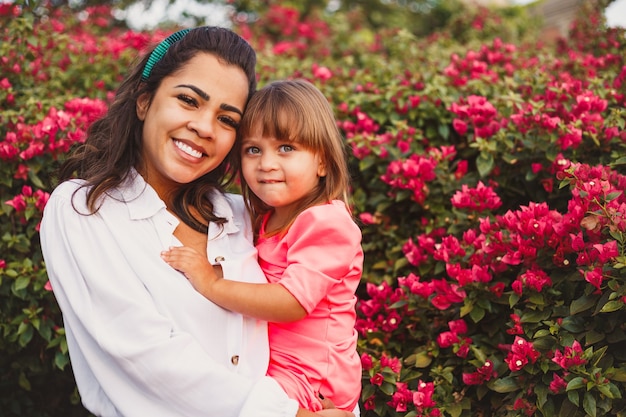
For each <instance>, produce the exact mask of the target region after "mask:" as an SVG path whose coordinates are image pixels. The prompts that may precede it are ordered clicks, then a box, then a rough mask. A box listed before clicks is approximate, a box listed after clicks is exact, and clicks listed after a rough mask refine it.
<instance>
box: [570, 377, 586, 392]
mask: <svg viewBox="0 0 626 417" xmlns="http://www.w3.org/2000/svg"><path fill="white" fill-rule="evenodd" d="M584 386H585V380H584V379H583V377H581V376H577V377H576V378H574V379H572V380H571V381H570V382H568V383H567V387H566V388H565V391H572V390H577V389H581V388H583V387H584Z"/></svg>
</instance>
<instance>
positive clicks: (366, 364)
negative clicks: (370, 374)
mask: <svg viewBox="0 0 626 417" xmlns="http://www.w3.org/2000/svg"><path fill="white" fill-rule="evenodd" d="M361 366H362V367H363V370H365V371H369V370H370V369H372V368H373V367H374V361H373V360H372V357H371V356H370V355H368V354H367V353H363V354H362V355H361Z"/></svg>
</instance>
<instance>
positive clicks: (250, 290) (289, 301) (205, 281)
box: [161, 246, 307, 323]
mask: <svg viewBox="0 0 626 417" xmlns="http://www.w3.org/2000/svg"><path fill="white" fill-rule="evenodd" d="M161 256H162V257H163V259H164V260H165V261H166V262H167V263H168V264H169V265H171V266H172V267H173V268H175V269H178V270H179V271H181V272H183V273H184V274H185V276H187V278H188V279H189V281H190V282H191V284H192V285H193V286H194V288H195V289H196V291H198V292H199V293H200V294H202V295H203V296H205V297H206V298H208V299H209V300H211V301H213V302H214V303H215V304H217V305H219V306H220V307H222V308H225V309H227V310H231V311H237V312H239V313H241V314H244V315H246V316H250V317H255V318H258V319H261V320H266V321H271V322H274V323H282V322H291V321H296V320H300V319H302V318H304V317H305V316H306V314H307V313H306V311H305V310H304V308H303V307H302V306H301V305H300V303H299V302H298V300H297V299H296V298H295V297H294V296H293V295H292V294H291V293H290V292H289V291H287V289H285V287H283V286H282V285H280V284H270V283H265V284H257V283H249V282H239V281H231V280H228V279H220V277H219V276H221V269H220V268H219V266H215V267H214V266H213V265H211V264H210V263H209V261H208V260H207V259H206V257H204V256H202V255H200V254H199V253H198V252H197V251H195V250H194V249H192V248H188V247H182V246H181V247H172V248H170V250H169V251H166V252H163V253H162V254H161ZM216 268H217V271H216V270H215V269H216Z"/></svg>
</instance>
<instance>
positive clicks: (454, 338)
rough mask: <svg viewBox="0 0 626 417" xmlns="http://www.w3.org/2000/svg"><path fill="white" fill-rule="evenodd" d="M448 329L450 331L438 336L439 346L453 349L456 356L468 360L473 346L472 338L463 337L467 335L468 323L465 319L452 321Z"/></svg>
mask: <svg viewBox="0 0 626 417" xmlns="http://www.w3.org/2000/svg"><path fill="white" fill-rule="evenodd" d="M448 327H449V328H450V330H449V331H446V332H442V333H439V336H437V344H438V345H439V347H440V348H444V349H445V348H449V347H452V348H453V351H454V354H455V355H456V356H458V357H459V358H466V357H467V354H468V353H469V350H470V346H471V344H472V339H471V338H469V337H464V336H463V335H465V334H467V323H465V320H463V319H458V320H452V321H450V322H448Z"/></svg>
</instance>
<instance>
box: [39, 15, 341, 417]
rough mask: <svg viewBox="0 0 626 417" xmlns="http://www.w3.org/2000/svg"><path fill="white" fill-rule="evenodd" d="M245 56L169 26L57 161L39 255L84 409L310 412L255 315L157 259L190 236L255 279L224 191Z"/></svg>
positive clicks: (247, 84)
mask: <svg viewBox="0 0 626 417" xmlns="http://www.w3.org/2000/svg"><path fill="white" fill-rule="evenodd" d="M255 64H256V57H255V54H254V51H253V50H252V49H251V48H250V46H249V45H248V44H247V43H246V42H245V41H244V40H243V39H241V38H240V37H239V36H237V35H236V34H234V33H233V32H231V31H229V30H227V29H222V28H212V27H202V28H196V29H192V30H185V31H181V32H177V33H175V34H174V35H172V36H170V37H169V38H167V39H166V40H164V41H163V42H162V43H161V44H159V45H158V46H157V47H156V48H155V49H154V50H153V51H152V53H150V54H149V55H147V56H145V57H144V58H143V59H142V60H141V61H140V62H139V63H138V64H137V65H136V66H135V67H134V68H133V69H131V71H130V74H129V75H128V77H127V78H126V79H125V80H124V81H123V82H122V84H121V85H120V87H119V89H118V91H117V94H116V97H115V100H114V102H113V103H112V105H111V107H110V109H109V111H108V113H107V114H106V115H105V116H104V117H103V118H102V119H101V120H99V121H97V122H95V123H94V124H93V125H92V126H91V128H90V130H89V132H88V137H87V140H86V142H85V144H84V146H81V147H80V148H79V149H78V150H77V151H76V152H75V153H74V154H73V155H72V156H71V157H69V158H68V159H67V160H66V162H65V163H64V164H63V166H62V167H61V169H60V175H59V180H60V185H59V186H58V187H57V188H56V190H55V191H54V192H53V193H52V196H51V197H50V200H49V202H48V204H47V206H46V208H45V211H44V218H43V221H42V225H41V240H42V250H43V254H44V258H45V261H46V267H47V270H48V275H49V277H50V282H51V284H52V288H53V290H54V294H55V296H56V298H57V300H58V303H59V306H60V308H61V310H62V312H63V318H64V325H65V330H66V334H67V341H68V347H69V352H70V359H71V362H72V367H73V370H74V374H75V377H76V382H77V386H78V388H79V392H80V394H81V398H82V401H83V404H84V405H85V407H86V408H87V409H88V410H90V411H91V412H92V413H94V414H96V415H98V416H125V417H133V416H141V417H145V416H155V417H156V416H159V417H166V416H172V417H174V416H176V417H180V416H185V417H195V416H220V417H225V416H248V415H254V416H296V415H297V416H298V417H306V416H315V415H316V414H314V413H311V412H309V411H307V410H304V409H298V406H297V403H296V402H295V401H294V400H292V399H289V398H288V397H287V395H286V394H285V393H284V391H283V390H282V389H281V388H280V386H279V385H278V384H277V383H276V381H274V380H273V379H271V378H268V377H265V376H264V375H265V372H266V369H267V363H268V343H267V328H266V323H265V322H262V321H258V320H254V319H250V318H246V317H243V316H241V315H239V314H236V313H231V312H228V311H226V310H223V309H221V308H220V307H218V306H216V305H214V304H213V303H211V302H210V301H208V300H207V299H205V298H204V297H203V296H202V295H200V294H199V293H198V292H196V291H195V290H194V289H193V287H192V286H191V284H190V283H189V282H188V281H187V280H186V279H185V277H184V276H183V275H182V274H180V273H179V272H176V271H175V270H173V269H172V268H170V267H169V266H168V265H167V264H166V263H165V262H163V261H162V260H161V258H160V253H161V251H163V250H164V249H166V248H168V247H170V246H180V245H185V246H190V247H193V248H195V249H196V250H203V251H205V252H206V253H207V255H208V256H209V259H216V260H219V262H220V265H221V268H222V270H221V271H223V272H224V274H225V275H226V274H228V276H230V277H239V278H240V279H242V280H243V279H245V280H246V281H249V282H263V280H264V275H263V273H262V271H261V269H260V268H259V266H258V264H257V262H256V252H255V249H254V247H253V246H252V242H251V239H252V229H251V226H250V224H249V221H248V220H247V217H246V211H245V207H244V204H243V201H242V199H241V197H239V196H234V195H229V194H225V193H224V192H223V186H224V184H225V183H226V182H227V180H228V179H230V178H231V175H230V174H231V172H230V169H231V167H232V166H234V164H232V163H231V162H232V159H231V158H232V157H233V155H232V153H231V149H232V147H233V144H234V141H235V134H236V129H237V126H238V124H239V122H240V120H241V117H242V113H243V111H244V108H245V106H246V103H247V100H248V98H249V97H250V95H251V94H252V92H254V90H255V88H256V82H255V72H254V68H255ZM73 178H78V179H73ZM221 271H220V272H221ZM319 413H320V414H321V413H326V415H332V416H336V417H342V416H347V417H349V416H351V415H352V414H350V413H346V412H343V411H339V410H323V411H321V412H319Z"/></svg>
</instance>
